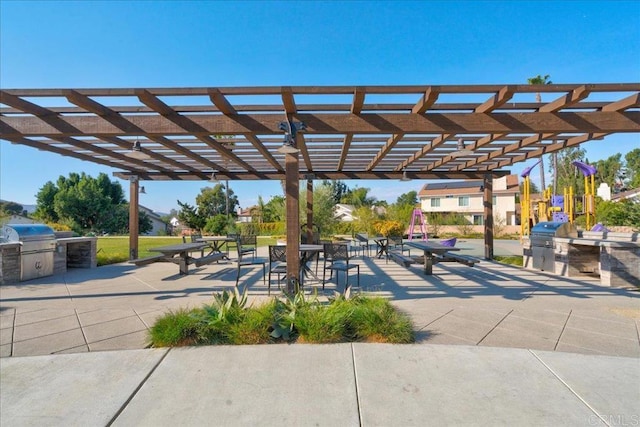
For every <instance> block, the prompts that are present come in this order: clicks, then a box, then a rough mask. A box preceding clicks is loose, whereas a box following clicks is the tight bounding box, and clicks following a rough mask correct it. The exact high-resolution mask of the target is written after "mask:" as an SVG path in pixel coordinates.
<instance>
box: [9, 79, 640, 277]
mask: <svg viewBox="0 0 640 427" xmlns="http://www.w3.org/2000/svg"><path fill="white" fill-rule="evenodd" d="M535 93H544V94H547V95H546V96H547V97H549V98H552V100H551V101H550V102H540V103H538V102H531V100H533V99H535V96H534V94H535ZM0 102H1V103H2V104H3V106H2V107H0V137H1V138H2V139H3V140H6V141H9V142H11V143H15V144H21V145H27V146H30V147H34V148H37V149H40V150H44V151H50V152H54V153H58V154H62V155H64V156H70V157H75V158H78V159H81V160H87V161H90V162H94V163H99V164H102V165H106V166H110V167H113V168H115V169H118V170H120V172H116V174H115V175H116V176H118V177H120V178H124V179H128V180H129V181H130V192H131V197H130V201H131V215H130V235H131V240H130V247H131V248H130V256H131V257H132V258H136V257H137V242H138V182H139V181H140V180H202V181H206V180H209V179H210V178H211V175H212V173H215V175H216V177H217V178H218V179H223V180H227V179H228V180H263V179H277V180H284V181H286V185H285V187H286V196H287V248H288V249H287V260H289V261H290V262H288V263H287V268H288V272H287V274H288V277H289V278H296V277H298V268H299V267H298V256H299V255H298V244H299V243H298V239H299V234H300V233H299V216H298V194H299V181H300V180H305V179H306V180H307V189H308V191H309V194H308V197H309V200H311V201H312V197H313V194H312V192H311V189H312V188H313V187H312V180H314V179H329V180H334V179H400V178H401V177H402V176H403V174H404V175H405V176H406V177H408V178H411V179H443V178H445V179H483V180H484V206H485V212H484V215H485V222H484V224H485V256H486V257H487V258H492V257H493V223H492V216H493V215H492V208H491V199H492V184H491V183H492V178H493V177H496V176H502V175H505V174H508V170H506V169H504V168H508V167H509V166H511V165H513V164H514V163H518V162H521V161H524V160H528V159H533V158H537V157H540V156H542V155H543V154H548V153H552V152H555V151H558V150H560V149H562V148H565V147H570V146H575V145H578V144H581V143H584V142H587V141H590V140H594V139H602V138H604V137H605V136H607V135H610V134H612V133H631V132H634V133H636V132H640V111H639V107H640V83H616V84H564V85H534V86H532V85H455V86H428V85H417V86H300V87H295V86H282V87H203V88H130V89H117V88H109V89H105V88H103V89H4V90H1V91H0ZM299 123H302V124H304V128H305V129H304V130H301V131H300V132H298V133H297V134H295V135H291V132H287V131H286V129H287V128H291V127H292V126H299V125H298V124H299ZM283 124H284V126H283ZM287 134H289V143H290V144H293V145H294V146H295V147H296V148H297V149H298V152H297V153H290V154H282V153H281V152H279V151H278V148H280V147H281V146H282V145H283V136H286V135H287ZM134 144H138V145H139V146H140V150H139V152H138V154H140V153H143V154H144V155H145V156H143V157H145V158H140V157H141V156H137V157H131V150H132V146H133V145H134ZM460 144H462V145H464V148H465V149H467V150H471V153H469V154H464V155H462V156H460V155H459V154H460ZM300 159H301V160H302V161H300ZM307 216H308V218H307V224H309V227H310V226H311V223H312V222H313V221H312V209H311V208H310V207H308V214H307ZM309 232H310V230H309ZM290 282H293V281H292V280H290Z"/></svg>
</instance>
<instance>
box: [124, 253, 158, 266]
mask: <svg viewBox="0 0 640 427" xmlns="http://www.w3.org/2000/svg"><path fill="white" fill-rule="evenodd" d="M162 261H166V259H165V257H164V255H162V254H158V255H151V256H148V257H145V258H138V259H132V260H131V261H129V264H135V265H137V266H138V267H140V266H142V265H147V264H151V263H154V262H162Z"/></svg>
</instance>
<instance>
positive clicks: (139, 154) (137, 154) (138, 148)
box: [125, 138, 151, 160]
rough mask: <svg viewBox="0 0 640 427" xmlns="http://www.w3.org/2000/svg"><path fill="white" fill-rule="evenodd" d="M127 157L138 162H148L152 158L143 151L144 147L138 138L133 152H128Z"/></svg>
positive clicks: (132, 149) (132, 148)
mask: <svg viewBox="0 0 640 427" xmlns="http://www.w3.org/2000/svg"><path fill="white" fill-rule="evenodd" d="M125 156H127V157H131V158H132V159H138V160H147V159H150V158H151V156H149V155H148V154H147V153H145V152H143V151H142V145H141V144H140V141H139V140H138V138H136V140H135V141H134V143H133V146H132V147H131V151H128V152H126V153H125Z"/></svg>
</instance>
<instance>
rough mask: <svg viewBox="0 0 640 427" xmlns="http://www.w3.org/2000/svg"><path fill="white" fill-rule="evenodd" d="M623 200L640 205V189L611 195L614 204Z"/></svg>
mask: <svg viewBox="0 0 640 427" xmlns="http://www.w3.org/2000/svg"><path fill="white" fill-rule="evenodd" d="M622 199H627V200H631V201H632V202H633V203H640V188H634V189H633V190H628V191H623V192H620V193H616V194H612V195H611V201H612V202H618V201H620V200H622Z"/></svg>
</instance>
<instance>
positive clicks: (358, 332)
mask: <svg viewBox="0 0 640 427" xmlns="http://www.w3.org/2000/svg"><path fill="white" fill-rule="evenodd" d="M350 321H351V323H352V325H353V328H354V332H355V337H356V339H358V340H363V341H367V342H386V343H410V342H413V341H414V337H413V329H412V326H411V319H410V318H409V317H408V316H407V315H406V314H403V313H400V312H398V311H397V310H396V309H395V308H394V307H393V306H392V305H391V303H389V301H387V300H386V299H384V298H359V299H357V300H356V304H355V305H354V309H353V313H352V315H351V317H350Z"/></svg>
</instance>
